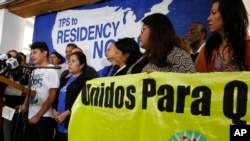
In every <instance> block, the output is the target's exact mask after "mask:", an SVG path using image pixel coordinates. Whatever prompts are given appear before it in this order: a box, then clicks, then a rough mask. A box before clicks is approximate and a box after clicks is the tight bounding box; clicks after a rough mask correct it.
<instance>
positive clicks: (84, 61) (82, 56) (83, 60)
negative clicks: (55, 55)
mask: <svg viewBox="0 0 250 141" xmlns="http://www.w3.org/2000/svg"><path fill="white" fill-rule="evenodd" d="M72 55H75V56H76V57H77V59H78V60H79V62H80V64H81V65H82V64H84V67H83V68H82V71H83V72H85V71H86V68H87V59H86V55H85V54H84V53H82V52H73V53H72V54H71V55H70V56H72Z"/></svg>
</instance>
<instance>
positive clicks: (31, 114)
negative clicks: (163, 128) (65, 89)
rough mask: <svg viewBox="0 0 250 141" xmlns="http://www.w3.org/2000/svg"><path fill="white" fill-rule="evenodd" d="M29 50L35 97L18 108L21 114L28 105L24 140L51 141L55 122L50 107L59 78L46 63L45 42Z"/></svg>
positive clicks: (31, 97)
mask: <svg viewBox="0 0 250 141" xmlns="http://www.w3.org/2000/svg"><path fill="white" fill-rule="evenodd" d="M30 48H31V58H32V61H33V63H34V64H35V67H37V69H34V70H33V72H32V79H31V80H32V86H31V89H32V90H35V91H36V95H35V96H30V99H29V100H28V99H27V97H26V99H25V102H24V103H23V105H22V106H20V107H18V108H19V112H23V111H24V110H25V109H26V107H27V105H29V107H28V119H27V120H28V121H27V125H26V130H25V140H26V141H52V140H53V135H54V127H55V121H54V117H53V114H52V107H51V106H52V103H53V101H54V99H55V97H56V91H57V88H58V86H59V76H58V73H57V71H56V70H55V69H51V68H49V67H53V65H52V64H49V62H48V57H49V49H48V46H47V44H46V43H45V42H35V43H33V44H32V45H31V46H30ZM43 67H44V68H43ZM46 67H47V68H46ZM48 68H49V69H48ZM28 102H29V103H28Z"/></svg>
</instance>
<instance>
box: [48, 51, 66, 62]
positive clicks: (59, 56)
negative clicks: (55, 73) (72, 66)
mask: <svg viewBox="0 0 250 141" xmlns="http://www.w3.org/2000/svg"><path fill="white" fill-rule="evenodd" d="M51 54H54V55H55V56H56V57H57V58H58V59H60V61H59V64H62V63H64V60H63V56H62V55H61V54H60V53H58V52H56V51H54V52H51V53H50V55H51Z"/></svg>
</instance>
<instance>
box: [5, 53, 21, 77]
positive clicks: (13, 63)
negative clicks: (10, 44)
mask: <svg viewBox="0 0 250 141" xmlns="http://www.w3.org/2000/svg"><path fill="white" fill-rule="evenodd" d="M6 56H7V55H4V57H5V58H6ZM4 57H2V58H4ZM5 58H4V59H5ZM4 59H3V60H4ZM18 66H19V63H18V61H17V59H16V58H13V57H12V58H9V59H7V60H6V61H5V62H4V63H3V62H1V67H0V74H1V75H5V74H6V72H7V70H8V69H16V68H17V67H18Z"/></svg>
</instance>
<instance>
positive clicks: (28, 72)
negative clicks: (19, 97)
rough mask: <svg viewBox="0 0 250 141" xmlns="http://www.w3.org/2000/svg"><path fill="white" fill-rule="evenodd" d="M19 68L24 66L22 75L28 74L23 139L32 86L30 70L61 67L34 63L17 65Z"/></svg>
mask: <svg viewBox="0 0 250 141" xmlns="http://www.w3.org/2000/svg"><path fill="white" fill-rule="evenodd" d="M19 67H20V68H24V77H25V75H27V74H28V76H29V77H28V93H27V95H26V97H27V100H28V101H27V105H26V111H25V112H24V127H23V134H24V136H23V140H25V137H26V125H27V124H28V123H27V121H28V115H29V105H30V96H31V86H32V75H31V74H32V72H33V70H34V69H61V66H35V65H34V64H28V65H26V66H19Z"/></svg>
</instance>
